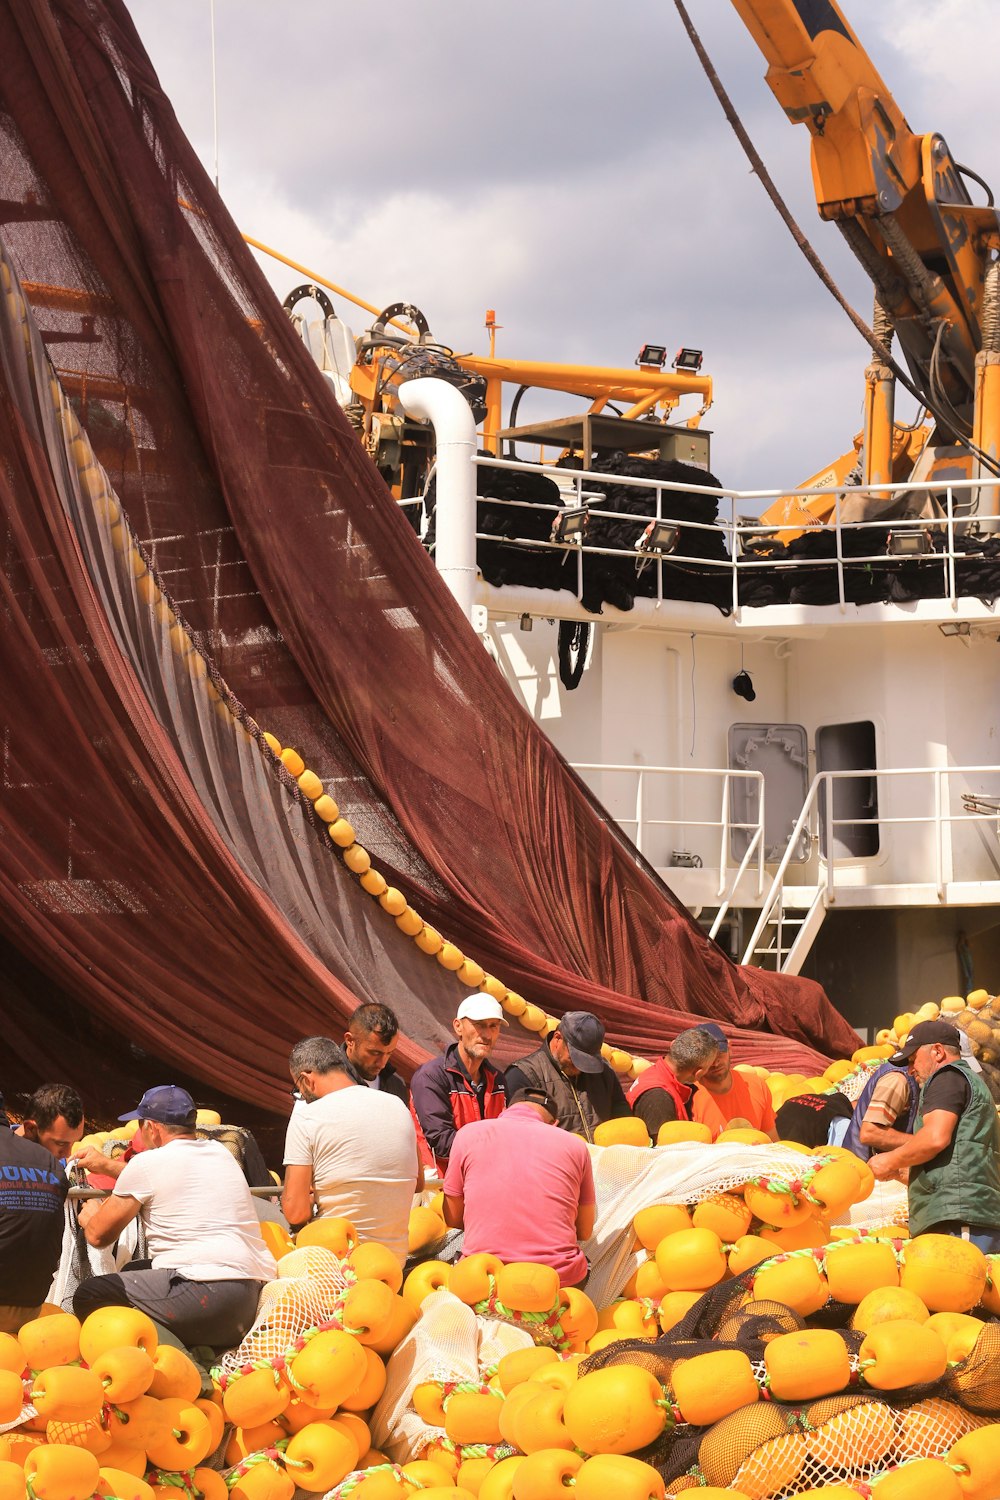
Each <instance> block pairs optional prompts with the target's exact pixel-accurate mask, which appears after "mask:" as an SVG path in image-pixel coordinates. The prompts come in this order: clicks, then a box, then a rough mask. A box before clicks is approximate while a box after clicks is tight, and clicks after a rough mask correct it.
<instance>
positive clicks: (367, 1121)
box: [281, 1036, 420, 1265]
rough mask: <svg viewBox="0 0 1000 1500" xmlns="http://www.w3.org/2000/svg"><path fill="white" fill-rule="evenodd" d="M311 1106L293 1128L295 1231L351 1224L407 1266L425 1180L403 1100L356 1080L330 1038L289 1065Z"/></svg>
mask: <svg viewBox="0 0 1000 1500" xmlns="http://www.w3.org/2000/svg"><path fill="white" fill-rule="evenodd" d="M288 1069H289V1072H290V1073H291V1075H292V1081H293V1083H294V1084H295V1087H296V1088H297V1089H298V1091H299V1093H300V1094H301V1095H302V1098H303V1100H304V1101H305V1104H304V1105H299V1106H298V1107H297V1108H296V1109H295V1111H294V1112H293V1114H292V1117H291V1119H290V1120H289V1122H288V1134H287V1136H286V1138H285V1187H284V1192H283V1194H282V1198H281V1206H282V1208H283V1209H284V1212H285V1217H286V1218H287V1219H288V1222H289V1224H304V1223H305V1222H306V1221H307V1220H308V1219H310V1218H311V1217H312V1214H313V1209H314V1205H315V1211H316V1214H317V1216H318V1217H319V1218H328V1217H335V1218H344V1219H350V1221H351V1223H352V1224H353V1225H354V1227H355V1228H356V1229H357V1231H358V1234H359V1236H360V1238H361V1239H363V1240H378V1242H379V1244H382V1245H385V1246H386V1247H387V1248H388V1249H389V1250H391V1251H392V1252H393V1254H394V1255H396V1257H397V1258H398V1260H399V1263H400V1265H402V1264H403V1262H404V1261H405V1260H406V1254H407V1242H408V1225H409V1217H410V1208H411V1206H412V1203H413V1194H414V1191H415V1189H416V1186H417V1181H418V1179H419V1175H420V1162H419V1158H418V1156H417V1135H416V1130H415V1129H414V1125H413V1120H412V1118H411V1116H410V1112H409V1110H408V1109H407V1107H406V1105H405V1104H404V1103H403V1102H402V1100H401V1099H398V1098H396V1097H395V1095H393V1094H389V1093H385V1092H383V1091H382V1090H380V1089H379V1090H376V1089H370V1088H366V1087H364V1086H363V1085H360V1084H358V1083H355V1081H354V1079H353V1078H352V1077H351V1073H350V1070H349V1065H348V1062H347V1058H346V1057H345V1055H344V1052H343V1049H342V1048H341V1047H339V1046H338V1045H337V1043H336V1042H334V1041H331V1040H330V1038H329V1037H324V1036H311V1037H307V1038H305V1040H304V1041H301V1042H297V1043H296V1045H295V1046H294V1047H293V1048H292V1052H291V1056H290V1057H289V1059H288Z"/></svg>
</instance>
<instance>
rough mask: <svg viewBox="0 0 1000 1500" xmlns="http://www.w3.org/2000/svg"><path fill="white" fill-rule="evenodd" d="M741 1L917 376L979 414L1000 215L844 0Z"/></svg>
mask: <svg viewBox="0 0 1000 1500" xmlns="http://www.w3.org/2000/svg"><path fill="white" fill-rule="evenodd" d="M732 3H733V6H734V7H735V9H736V11H737V12H738V14H739V16H740V17H741V19H742V20H743V22H744V24H745V25H746V27H747V29H748V30H749V32H750V34H751V36H752V37H753V38H754V41H755V42H756V43H757V45H758V47H759V48H760V50H761V52H762V53H763V55H764V57H765V58H766V59H767V63H768V70H767V82H768V84H769V85H770V87H771V90H772V92H773V93H774V95H775V97H776V98H777V100H778V102H779V103H780V104H781V106H782V108H783V109H784V111H785V113H786V114H787V116H788V118H789V119H790V120H791V121H793V123H796V124H798V123H802V124H805V126H806V127H807V129H808V130H809V132H810V135H811V137H812V172H813V184H814V188H815V193H816V203H817V206H818V208H819V212H820V214H821V216H822V217H823V218H825V219H830V220H833V221H835V222H836V223H837V224H838V225H839V226H840V228H841V229H842V231H843V233H844V235H845V237H846V238H847V240H848V241H849V243H850V244H851V247H852V249H853V250H854V251H855V253H856V254H857V255H858V257H859V259H860V260H861V261H862V263H863V265H864V266H865V269H866V270H867V271H868V273H869V275H870V276H871V278H872V280H873V282H874V283H875V287H876V291H877V294H878V297H879V300H880V302H881V304H882V307H883V308H884V309H885V312H886V314H887V315H888V318H889V319H890V322H891V325H892V326H894V327H895V330H896V332H897V333H898V336H899V339H900V343H901V345H902V347H903V350H904V352H905V354H906V358H907V362H908V364H909V366H910V370H911V373H912V376H913V378H914V382H915V384H916V385H917V386H918V387H919V388H920V390H921V391H922V393H924V394H925V395H926V396H927V398H928V400H929V401H936V402H937V404H938V405H939V406H940V405H941V398H942V397H944V398H946V401H947V402H948V403H951V404H952V405H953V406H955V407H957V408H959V409H960V410H962V409H964V410H966V411H968V410H971V406H972V401H973V393H974V388H975V379H976V374H975V366H976V355H977V354H978V353H979V351H980V349H981V348H982V342H983V340H982V312H983V296H984V280H985V274H986V269H987V266H988V263H989V258H990V256H989V252H990V249H991V248H992V247H993V246H995V245H996V244H997V242H998V236H997V226H998V220H997V214H996V212H995V211H994V210H993V209H992V207H977V206H975V205H974V204H973V203H972V201H971V199H970V197H969V193H968V191H967V189H966V185H965V181H964V179H963V175H962V171H961V170H959V168H958V167H957V165H956V164H955V162H954V160H953V158H952V156H951V153H950V152H949V150H948V147H947V145H946V143H945V141H944V139H943V138H942V137H941V136H940V135H917V134H914V132H913V131H912V130H911V129H910V127H909V126H908V124H907V122H906V119H905V118H904V116H903V113H902V111H901V109H900V108H899V105H898V104H897V103H896V101H895V99H894V98H893V96H892V93H891V91H890V90H889V88H888V87H887V86H886V84H885V82H884V80H883V78H882V77H881V75H880V73H879V72H878V69H877V68H876V67H875V64H874V63H873V62H872V60H871V58H870V57H869V56H868V54H867V52H866V51H865V50H864V48H863V47H862V45H861V43H860V42H859V41H858V38H857V37H856V35H855V34H854V32H853V30H852V29H851V27H850V25H849V23H848V21H847V19H846V17H845V16H844V13H843V11H842V10H841V8H840V6H839V5H838V4H837V3H836V0H732ZM963 170H964V169H963Z"/></svg>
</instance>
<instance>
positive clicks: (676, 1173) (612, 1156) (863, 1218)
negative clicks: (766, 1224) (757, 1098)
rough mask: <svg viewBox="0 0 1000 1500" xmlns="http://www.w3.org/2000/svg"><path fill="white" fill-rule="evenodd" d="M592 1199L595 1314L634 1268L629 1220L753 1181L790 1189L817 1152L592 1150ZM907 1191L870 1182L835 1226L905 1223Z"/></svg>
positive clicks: (692, 1145) (636, 1257)
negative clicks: (642, 1212)
mask: <svg viewBox="0 0 1000 1500" xmlns="http://www.w3.org/2000/svg"><path fill="white" fill-rule="evenodd" d="M589 1150H590V1156H591V1162H592V1164H593V1168H594V1184H595V1189H596V1193H597V1217H596V1221H595V1226H594V1235H593V1238H592V1239H591V1240H590V1241H589V1243H588V1244H587V1247H586V1248H587V1254H588V1258H589V1260H590V1276H589V1278H588V1281H587V1295H588V1296H589V1297H590V1299H591V1301H592V1302H595V1303H596V1304H597V1306H598V1307H602V1306H604V1305H605V1304H606V1303H608V1302H610V1301H611V1300H612V1298H614V1297H616V1296H617V1295H618V1294H619V1293H620V1291H621V1289H622V1287H623V1286H624V1285H625V1283H626V1282H627V1281H628V1279H629V1277H630V1276H631V1275H632V1274H633V1272H634V1271H635V1269H636V1267H637V1266H638V1265H639V1262H640V1259H641V1256H640V1254H639V1253H638V1252H637V1251H636V1250H635V1236H634V1233H633V1229H632V1221H633V1219H634V1218H635V1215H636V1214H637V1213H638V1211H639V1209H641V1208H645V1207H646V1206H647V1205H649V1204H652V1203H679V1204H693V1203H696V1202H697V1201H698V1200H699V1199H700V1198H704V1197H708V1196H711V1195H713V1194H716V1193H722V1192H726V1191H728V1190H729V1189H731V1188H740V1187H742V1186H744V1184H746V1183H747V1182H749V1181H751V1180H752V1179H755V1178H760V1177H766V1178H769V1179H770V1178H774V1179H777V1180H778V1181H783V1182H792V1181H795V1180H796V1179H798V1178H801V1177H802V1176H803V1174H808V1172H809V1171H810V1170H812V1169H813V1168H815V1167H817V1166H819V1165H820V1163H821V1161H822V1160H823V1157H822V1153H817V1155H815V1156H805V1155H803V1154H802V1153H801V1152H799V1151H792V1150H790V1149H789V1148H788V1147H786V1146H764V1145H758V1146H742V1145H739V1144H737V1143H736V1142H729V1143H727V1145H726V1149H725V1151H724V1152H723V1151H721V1150H720V1149H719V1148H717V1147H715V1146H704V1145H701V1144H699V1143H697V1142H682V1143H679V1144H677V1145H674V1146H669V1147H666V1148H664V1149H661V1150H657V1151H650V1150H643V1149H642V1148H640V1147H637V1146H604V1147H597V1146H591V1147H590V1148H589ZM905 1219H906V1189H905V1188H904V1187H902V1186H901V1185H900V1184H899V1183H896V1182H886V1183H876V1184H875V1187H874V1189H873V1191H872V1193H871V1195H870V1196H869V1197H868V1198H866V1199H865V1200H864V1202H863V1203H857V1204H854V1205H852V1207H851V1209H850V1211H849V1213H848V1214H846V1215H845V1216H843V1218H842V1219H841V1220H837V1221H835V1222H837V1223H838V1224H839V1223H843V1224H850V1225H851V1226H853V1227H855V1228H858V1229H871V1228H876V1227H881V1226H882V1225H892V1224H897V1223H904V1222H905Z"/></svg>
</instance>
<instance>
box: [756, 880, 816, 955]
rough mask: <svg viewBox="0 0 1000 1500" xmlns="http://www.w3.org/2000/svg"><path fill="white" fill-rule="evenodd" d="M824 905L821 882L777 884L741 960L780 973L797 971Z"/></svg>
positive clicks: (809, 945)
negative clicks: (779, 885)
mask: <svg viewBox="0 0 1000 1500" xmlns="http://www.w3.org/2000/svg"><path fill="white" fill-rule="evenodd" d="M827 908H828V896H827V889H826V886H825V885H820V886H804V885H794V886H783V887H780V888H779V889H778V890H777V891H775V892H774V899H773V900H772V901H770V902H768V903H767V904H766V905H765V906H764V908H763V910H762V911H761V913H760V915H759V917H758V920H757V925H756V927H755V928H754V930H753V932H752V934H751V936H750V939H749V941H748V943H747V947H746V952H745V953H744V954H743V962H744V963H745V964H754V965H755V966H756V967H757V968H759V969H775V970H778V971H779V972H780V973H782V974H799V973H801V971H802V965H803V963H804V962H805V959H806V956H807V955H808V953H809V950H810V948H811V947H812V945H813V943H814V942H815V940H816V934H817V933H818V932H819V929H820V928H821V927H822V925H823V919H824V917H825V916H826V913H827Z"/></svg>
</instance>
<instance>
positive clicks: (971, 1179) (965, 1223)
mask: <svg viewBox="0 0 1000 1500" xmlns="http://www.w3.org/2000/svg"><path fill="white" fill-rule="evenodd" d="M889 1061H890V1062H892V1063H893V1064H895V1066H896V1067H898V1068H900V1067H903V1068H910V1069H911V1070H912V1072H913V1076H914V1078H915V1079H916V1081H917V1083H918V1084H919V1086H920V1096H919V1099H918V1102H917V1115H916V1119H915V1120H914V1122H913V1133H912V1135H906V1134H903V1133H902V1132H900V1133H898V1134H896V1136H895V1138H896V1140H897V1141H898V1144H894V1145H893V1146H892V1148H891V1150H888V1151H883V1152H882V1153H881V1155H878V1156H873V1157H872V1158H871V1160H870V1161H869V1163H868V1165H869V1166H870V1167H871V1169H872V1172H873V1173H874V1174H875V1177H876V1178H877V1179H878V1181H879V1182H885V1181H887V1180H888V1179H889V1178H890V1177H902V1178H905V1179H906V1180H907V1198H908V1202H909V1229H910V1234H911V1235H914V1236H915V1235H918V1234H951V1235H956V1236H957V1237H958V1238H959V1239H964V1240H970V1241H971V1242H972V1244H974V1245H978V1246H979V1248H980V1250H982V1251H983V1252H984V1254H987V1255H997V1254H1000V1126H998V1124H997V1112H996V1107H995V1105H994V1103H993V1098H992V1095H991V1094H990V1091H989V1089H988V1088H987V1087H986V1085H985V1083H984V1082H983V1080H982V1078H981V1077H980V1076H979V1072H978V1071H977V1070H976V1068H975V1067H973V1066H971V1065H970V1062H974V1061H975V1059H970V1061H967V1060H966V1059H965V1058H964V1057H963V1053H962V1037H961V1033H960V1032H959V1030H958V1027H957V1026H952V1025H951V1024H950V1022H948V1021H918V1022H917V1024H916V1025H915V1026H914V1027H913V1028H912V1029H911V1031H910V1034H909V1036H908V1037H907V1038H906V1041H905V1042H904V1043H903V1045H902V1047H900V1049H899V1051H898V1052H897V1053H895V1055H894V1056H893V1057H891V1058H890V1059H889Z"/></svg>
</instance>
